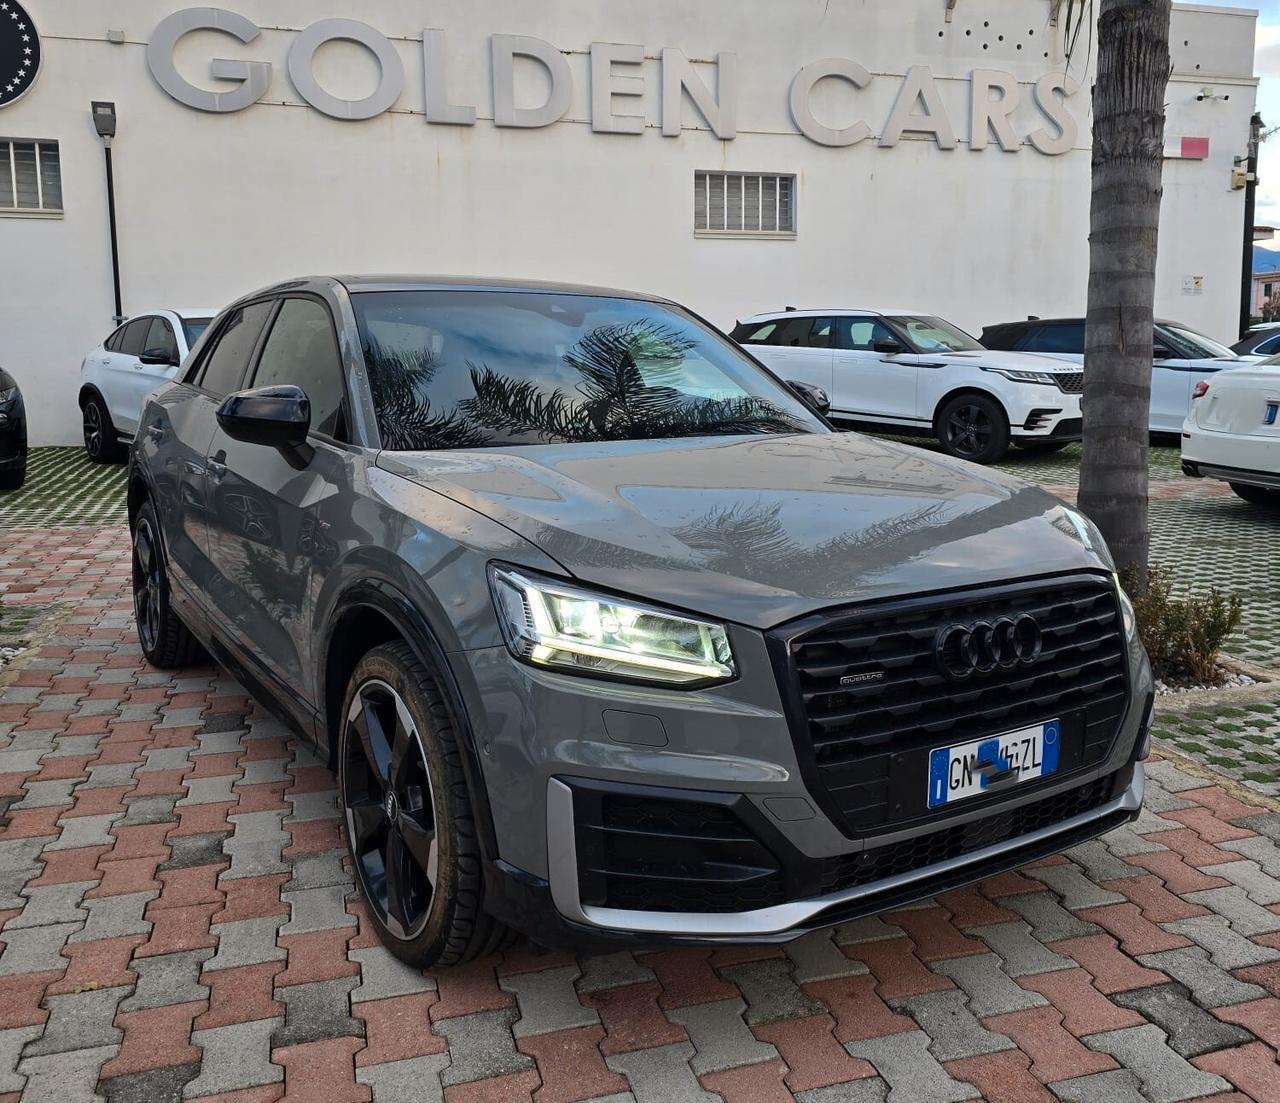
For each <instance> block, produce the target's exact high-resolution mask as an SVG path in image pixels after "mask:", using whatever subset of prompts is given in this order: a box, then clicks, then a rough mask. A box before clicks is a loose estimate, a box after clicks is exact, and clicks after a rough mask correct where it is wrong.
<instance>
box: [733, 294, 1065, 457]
mask: <svg viewBox="0 0 1280 1103" xmlns="http://www.w3.org/2000/svg"><path fill="white" fill-rule="evenodd" d="M731 336H732V337H733V338H734V339H735V340H736V341H738V342H739V343H740V344H742V345H743V346H745V347H746V348H747V349H748V351H750V352H751V353H752V354H753V355H754V356H755V357H756V358H757V359H759V360H760V361H761V362H762V363H764V364H765V366H766V367H768V368H769V370H770V371H772V372H773V373H774V375H776V376H778V377H779V378H780V379H782V380H784V381H788V382H792V381H794V382H797V383H807V384H809V385H811V386H816V387H821V388H822V389H823V390H824V391H825V392H826V393H827V396H828V398H829V399H830V402H831V409H830V412H829V413H828V417H830V418H831V419H832V420H833V421H836V422H848V423H853V424H857V425H865V426H869V427H874V428H877V429H896V430H899V431H903V430H905V431H908V432H913V433H916V434H920V433H924V434H928V435H931V436H936V437H937V438H938V440H939V441H940V442H941V443H942V447H943V448H944V449H946V451H947V452H949V453H950V454H951V455H953V456H957V457H959V458H960V459H964V460H972V461H974V462H975V463H993V462H995V461H996V460H998V459H1000V458H1001V457H1002V456H1004V455H1005V453H1006V452H1008V451H1009V444H1010V442H1011V441H1012V442H1014V443H1016V444H1018V445H1020V446H1022V447H1024V448H1035V449H1040V450H1044V451H1050V450H1055V449H1058V448H1061V447H1063V446H1064V445H1066V444H1068V443H1069V442H1071V441H1075V440H1079V439H1080V434H1081V428H1082V423H1081V415H1080V393H1081V391H1082V390H1083V389H1084V373H1083V372H1082V371H1081V369H1080V366H1079V365H1078V364H1072V363H1069V362H1067V361H1061V362H1058V361H1054V360H1051V359H1048V358H1046V357H1043V356H1030V355H1027V354H1025V353H1018V352H992V351H991V350H989V349H985V348H983V347H982V346H981V345H980V344H978V342H977V341H976V340H974V339H973V338H972V337H970V336H969V334H967V333H965V332H964V331H963V330H961V329H959V328H957V327H956V326H953V325H952V324H951V323H950V322H946V321H943V320H942V319H941V318H935V317H933V316H931V315H927V314H917V313H912V312H909V311H902V312H883V313H881V312H878V311H872V310H785V311H780V312H778V313H775V314H758V315H756V316H755V317H752V318H747V319H744V320H743V321H741V322H739V323H738V324H737V326H736V327H734V330H733V332H732V334H731Z"/></svg>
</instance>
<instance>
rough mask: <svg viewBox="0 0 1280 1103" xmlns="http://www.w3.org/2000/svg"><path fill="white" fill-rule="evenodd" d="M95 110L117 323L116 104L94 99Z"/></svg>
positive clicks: (120, 317)
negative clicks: (113, 167) (113, 157)
mask: <svg viewBox="0 0 1280 1103" xmlns="http://www.w3.org/2000/svg"><path fill="white" fill-rule="evenodd" d="M89 106H90V109H91V110H92V112H93V126H94V129H95V130H96V131H97V132H98V137H99V138H101V139H102V152H103V154H104V155H105V157H106V161H107V220H108V222H109V223H110V226H111V279H112V284H113V286H114V288H115V303H116V313H115V320H116V323H117V324H119V323H120V322H123V321H124V311H123V309H122V307H121V304H120V246H119V242H118V239H117V237H116V184H115V175H114V174H113V173H112V170H111V139H112V138H114V137H115V136H116V105H115V104H114V103H107V102H105V101H103V100H94V101H93V102H92V103H91V104H90V105H89Z"/></svg>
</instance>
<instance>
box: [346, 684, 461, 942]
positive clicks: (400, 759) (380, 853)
mask: <svg viewBox="0 0 1280 1103" xmlns="http://www.w3.org/2000/svg"><path fill="white" fill-rule="evenodd" d="M346 724H347V727H348V729H349V732H348V737H347V738H346V739H345V740H344V741H343V744H344V748H345V753H344V755H343V760H342V782H343V792H344V794H345V798H346V812H347V833H348V838H349V839H350V840H351V853H352V857H353V858H354V859H355V864H356V871H357V873H358V875H359V877H360V881H361V884H362V886H363V888H364V891H365V898H366V899H367V900H368V901H369V903H370V905H371V907H372V908H373V909H374V911H375V913H376V914H377V917H378V920H379V922H380V923H381V924H382V925H383V926H384V927H385V928H386V929H387V930H388V931H389V932H390V933H391V934H392V935H393V936H394V937H396V938H398V939H401V940H403V941H411V940H412V939H414V938H415V937H416V936H417V935H419V934H420V933H421V932H422V930H423V928H424V927H425V926H426V923H427V917H428V915H429V914H430V911H431V901H432V897H433V896H434V895H435V892H436V885H437V883H438V880H439V862H440V850H439V844H438V841H437V839H436V819H435V800H434V794H433V791H432V787H431V773H430V770H429V768H428V766H427V759H426V752H425V751H424V749H423V746H422V740H421V738H420V737H419V734H418V730H417V725H416V724H415V723H414V721H413V718H412V716H410V714H409V709H408V706H407V705H406V704H405V702H404V700H403V698H401V696H400V695H399V694H398V693H397V692H396V691H395V690H394V689H393V688H392V687H391V686H390V685H388V684H387V683H386V682H384V681H380V680H377V679H370V680H369V681H366V682H364V683H363V684H362V685H361V686H360V687H359V689H358V690H357V691H356V695H355V697H354V699H353V700H352V702H351V705H350V708H349V709H348V712H347V716H346Z"/></svg>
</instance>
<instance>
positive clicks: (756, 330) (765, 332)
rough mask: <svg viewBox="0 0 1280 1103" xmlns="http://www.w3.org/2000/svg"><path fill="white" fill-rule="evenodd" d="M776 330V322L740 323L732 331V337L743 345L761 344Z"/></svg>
mask: <svg viewBox="0 0 1280 1103" xmlns="http://www.w3.org/2000/svg"><path fill="white" fill-rule="evenodd" d="M777 330H778V323H777V322H765V323H764V324H763V325H760V324H758V323H745V322H744V323H742V324H740V325H739V326H738V328H737V329H735V330H734V331H733V339H734V340H735V341H737V342H738V343H739V344H743V345H763V344H765V343H766V342H767V341H768V340H769V338H770V337H772V336H773V334H774V333H776V332H777Z"/></svg>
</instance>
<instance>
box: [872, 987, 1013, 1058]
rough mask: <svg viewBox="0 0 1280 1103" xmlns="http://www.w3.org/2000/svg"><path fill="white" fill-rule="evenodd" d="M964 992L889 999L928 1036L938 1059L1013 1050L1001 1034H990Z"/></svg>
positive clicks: (934, 1054)
mask: <svg viewBox="0 0 1280 1103" xmlns="http://www.w3.org/2000/svg"><path fill="white" fill-rule="evenodd" d="M967 1004H968V997H967V996H966V995H965V994H964V993H963V992H957V991H954V990H952V991H949V992H925V993H922V994H920V995H917V996H906V997H903V998H902V999H894V1000H890V1001H889V1006H890V1007H893V1008H894V1009H895V1010H898V1011H908V1012H910V1014H911V1017H912V1018H914V1019H915V1021H916V1022H917V1023H919V1024H920V1029H921V1030H923V1031H924V1032H925V1033H926V1034H928V1035H929V1038H930V1039H931V1041H930V1045H929V1052H930V1053H932V1054H933V1056H934V1057H935V1058H936V1059H937V1060H939V1061H955V1060H958V1059H959V1058H961V1057H976V1056H978V1055H979V1054H981V1053H999V1052H1001V1051H1002V1050H1006V1049H1015V1048H1016V1046H1014V1044H1013V1042H1011V1041H1010V1040H1009V1039H1008V1038H1006V1037H1005V1036H1004V1035H1003V1034H993V1033H992V1032H991V1031H990V1030H988V1029H987V1028H986V1027H984V1026H982V1025H981V1024H980V1023H979V1022H978V1020H977V1019H976V1018H974V1015H973V1012H972V1011H970V1010H969V1008H968V1006H967Z"/></svg>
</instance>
